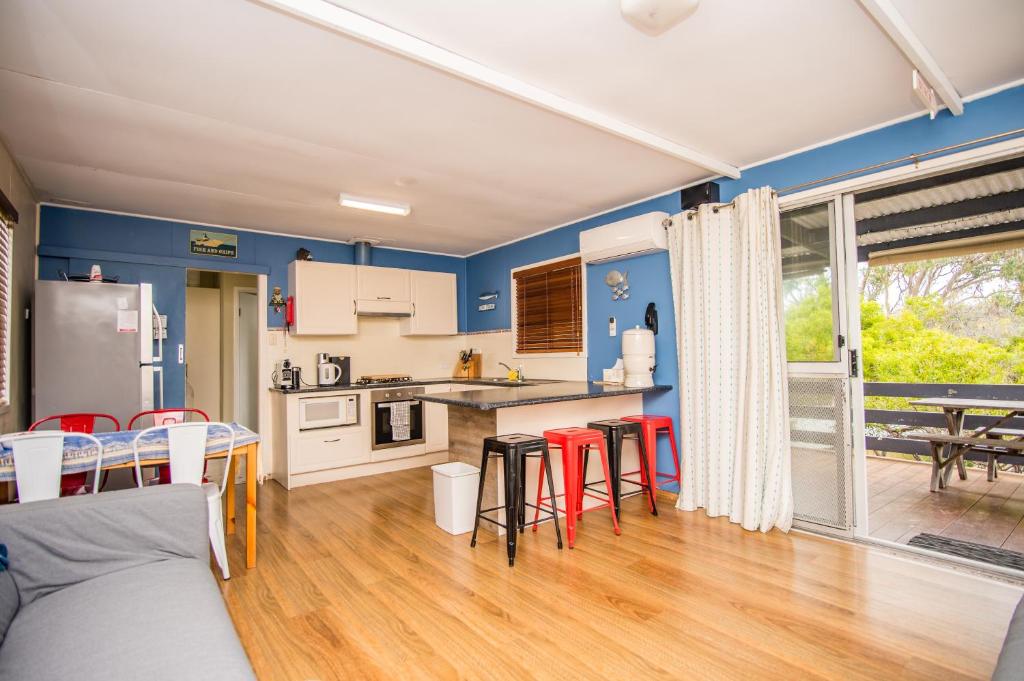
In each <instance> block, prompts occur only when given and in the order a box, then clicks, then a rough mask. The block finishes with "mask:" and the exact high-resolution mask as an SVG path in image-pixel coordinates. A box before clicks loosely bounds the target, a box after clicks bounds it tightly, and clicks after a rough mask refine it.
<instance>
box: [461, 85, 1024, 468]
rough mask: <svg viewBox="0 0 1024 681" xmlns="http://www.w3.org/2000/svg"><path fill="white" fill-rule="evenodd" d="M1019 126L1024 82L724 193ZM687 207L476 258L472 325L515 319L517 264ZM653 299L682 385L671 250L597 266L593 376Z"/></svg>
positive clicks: (672, 397)
mask: <svg viewBox="0 0 1024 681" xmlns="http://www.w3.org/2000/svg"><path fill="white" fill-rule="evenodd" d="M1017 128H1024V86H1018V87H1015V88H1012V89H1009V90H1005V91H1003V92H1000V93H997V94H994V95H991V96H989V97H985V98H983V99H979V100H977V101H974V102H969V103H968V104H966V105H965V112H964V115H962V116H959V117H955V116H952V115H951V114H949V112H947V111H942V112H941V113H940V114H939V115H938V117H937V118H936V119H935V120H934V121H933V120H930V119H929V118H928V117H927V116H921V117H918V118H914V119H912V120H909V121H904V122H902V123H897V124H895V125H891V126H887V127H885V128H880V129H878V130H875V131H872V132H869V133H864V134H862V135H858V136H856V137H851V138H849V139H846V140H843V141H840V142H836V143H834V144H829V145H827V146H823V147H819V148H816V149H811V150H809V151H806V152H802V153H800V154H795V155H793V156H789V157H787V158H783V159H780V160H778V161H773V162H771V163H765V164H762V165H759V166H755V167H752V168H748V169H746V170H744V171H743V177H741V178H740V179H739V180H730V179H726V178H722V179H719V180H717V182H718V183H719V185H720V186H721V196H722V200H723V201H730V200H732V199H733V198H734V197H735V196H737V195H738V194H741V193H743V192H744V191H746V190H748V189H751V188H754V187H763V186H771V187H776V188H781V187H786V186H789V185H794V184H799V183H801V182H809V181H812V180H818V179H822V178H825V177H828V176H830V175H835V174H837V173H841V172H845V171H850V170H854V169H857V168H861V167H864V166H868V165H872V164H875V163H882V162H886V161H891V160H892V159H894V158H898V157H901V156H906V155H909V154H912V153H920V152H925V151H929V150H931V149H937V148H939V147H944V146H949V145H952V144H959V143H962V142H967V141H970V140H973V139H978V138H981V137H986V136H989V135H993V134H997V133H1002V132H1006V131H1009V130H1014V129H1017ZM957 151H960V150H957ZM680 207H681V203H680V197H679V194H678V192H674V193H672V194H668V195H665V196H662V197H659V198H656V199H651V200H648V201H644V202H643V203H639V204H636V205H633V206H629V207H626V208H622V209H618V210H615V211H612V212H609V213H606V214H603V215H600V216H598V217H595V218H589V219H587V220H584V221H582V222H578V223H575V224H572V225H568V226H565V227H561V228H559V229H556V230H552V231H550V232H546V233H544V234H539V235H537V236H535V237H531V238H528V239H524V240H522V241H518V242H516V243H513V244H509V245H507V246H502V247H500V248H496V249H492V250H490V251H486V252H484V253H479V254H477V255H474V256H472V257H470V258H469V265H468V273H467V278H466V280H467V295H468V298H469V303H470V304H469V309H468V321H467V328H468V329H469V330H470V331H483V330H489V329H507V328H509V327H510V325H511V306H510V300H509V292H508V288H509V277H510V270H511V269H512V268H514V267H520V266H522V265H528V264H530V263H533V262H538V261H542V260H548V259H550V258H556V257H559V256H562V255H568V254H571V253H576V252H577V251H578V250H579V233H580V232H581V231H583V230H585V229H590V228H592V227H597V226H600V225H604V224H607V223H610V222H615V221H616V220H621V219H623V218H626V217H631V216H633V215H637V214H640V213H646V212H650V211H653V210H663V211H666V212H668V213H670V214H671V213H676V212H678V211H679V209H680ZM538 227H540V226H539V225H538ZM610 269H618V270H620V271H621V270H628V271H629V278H630V287H631V293H632V294H633V295H631V296H630V299H629V300H628V301H616V302H612V301H611V296H610V295H609V293H608V288H607V287H606V286H605V285H604V283H603V280H604V275H605V273H607V272H608V270H610ZM487 290H498V291H500V292H501V295H500V297H499V298H498V300H497V301H496V304H497V309H495V310H493V311H491V312H479V311H477V309H476V297H477V295H479V293H481V292H482V291H487ZM651 301H654V302H655V303H656V304H657V306H658V311H659V316H660V332H659V334H658V336H657V339H656V352H657V362H658V368H657V371H656V372H655V380H656V381H657V382H658V383H668V384H671V385H673V386H674V387H676V388H678V386H677V383H678V371H677V369H678V362H677V357H676V351H675V315H674V308H673V306H672V292H671V281H670V275H669V265H668V256H667V255H666V254H656V255H649V256H643V257H640V258H631V259H627V260H620V261H617V262H614V263H608V264H604V265H590V266H588V267H587V344H588V359H587V373H588V375H589V377H590V378H591V379H598V378H600V376H601V369H603V368H605V367H608V366H611V365H612V364H613V363H614V361H615V358H616V357H618V356H619V354H620V350H621V333H622V331H623V330H625V329H627V328H630V327H632V326H634V325H636V324H642V323H643V314H644V310H645V308H646V306H647V303H648V302H651ZM612 315H614V316H615V317H616V318H617V320H618V326H619V334H620V335H619V336H617V337H615V338H609V336H608V317H609V316H612ZM644 409H645V411H649V412H652V413H662V414H666V415H671V416H673V417H674V418H678V414H679V396H678V391H677V390H673V391H672V392H670V393H668V394H664V395H658V396H654V397H645V399H644ZM661 440H662V442H660V443H659V447H658V460H659V464H658V465H659V469H661V470H670V469H671V458H670V457H671V453H670V450H669V448H668V444H667V442H665V441H664V438H661Z"/></svg>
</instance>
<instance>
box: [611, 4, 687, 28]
mask: <svg viewBox="0 0 1024 681" xmlns="http://www.w3.org/2000/svg"><path fill="white" fill-rule="evenodd" d="M699 5H700V0H621V1H620V5H619V7H620V10H621V11H622V18H623V19H625V20H626V21H628V22H629V23H630V24H631V25H632V26H633V28H635V29H637V30H638V31H642V32H644V33H646V34H647V35H650V36H656V35H661V34H662V33H664V32H665V31H667V30H669V29H670V28H672V27H673V26H675V25H676V24H678V23H680V22H681V21H683V20H684V19H686V18H687V17H689V16H690V15H691V14H693V13H694V12H696V11H697V7H698V6H699Z"/></svg>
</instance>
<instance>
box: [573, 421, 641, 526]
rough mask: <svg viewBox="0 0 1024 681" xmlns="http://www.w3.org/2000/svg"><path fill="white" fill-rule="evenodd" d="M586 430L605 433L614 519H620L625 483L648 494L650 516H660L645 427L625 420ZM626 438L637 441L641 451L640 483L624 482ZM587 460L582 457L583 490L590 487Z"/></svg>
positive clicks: (596, 423)
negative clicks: (649, 464) (587, 476)
mask: <svg viewBox="0 0 1024 681" xmlns="http://www.w3.org/2000/svg"><path fill="white" fill-rule="evenodd" d="M587 428H595V429H597V430H600V431H601V432H602V433H604V437H605V440H606V441H607V442H608V469H609V473H610V474H611V476H612V494H613V495H614V497H615V515H616V517H621V516H620V515H619V504H620V502H621V500H622V483H623V482H628V483H629V484H631V485H636V486H637V487H639V488H640V489H641V490H643V491H645V492H647V499H648V507H649V508H650V509H651V515H658V504H657V501H656V499H655V497H654V495H655V491H654V490H655V488H656V485H654V484H652V482H651V480H652V477H653V476H652V475H651V472H650V471H649V470H648V466H647V463H648V462H647V447H646V446H645V445H644V437H643V427H642V426H641V424H639V423H636V422H635V421H624V420H623V419H605V420H604V421H591V422H590V423H588V424H587ZM626 438H631V439H635V440H636V446H637V448H638V449H639V450H640V482H636V481H633V480H630V479H628V478H626V479H625V480H623V478H622V441H623V440H624V439H626ZM587 463H588V461H587V456H586V455H584V456H583V475H584V479H583V482H584V485H583V486H584V487H587V486H588V484H594V483H587V482H586V470H587Z"/></svg>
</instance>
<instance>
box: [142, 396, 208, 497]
mask: <svg viewBox="0 0 1024 681" xmlns="http://www.w3.org/2000/svg"><path fill="white" fill-rule="evenodd" d="M190 414H195V415H197V416H199V417H201V419H202V420H203V421H206V422H207V423H209V422H210V417H209V416H207V414H206V412H205V411H203V410H202V409H191V408H188V407H183V408H181V409H150V410H149V411H140V412H139V413H138V414H136V415H135V416H133V417H132V420H131V421H129V422H128V430H135V422H136V421H140V420H142V419H144V418H146V417H147V416H152V417H153V423H151V424H150V425H149V426H147V427H153V426H173V425H176V424H178V423H187V422H188V421H189V420H190V419H189V415H190ZM157 468H158V470H159V473H158V475H159V484H161V485H169V484H171V466H170V464H166V463H163V464H160V465H159V466H158V467H157ZM203 475H206V469H205V468H203Z"/></svg>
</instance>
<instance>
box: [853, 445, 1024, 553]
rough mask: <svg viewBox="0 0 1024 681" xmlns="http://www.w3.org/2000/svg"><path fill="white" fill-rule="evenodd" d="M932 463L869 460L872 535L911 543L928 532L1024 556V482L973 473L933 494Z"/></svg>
mask: <svg viewBox="0 0 1024 681" xmlns="http://www.w3.org/2000/svg"><path fill="white" fill-rule="evenodd" d="M930 473H931V465H930V464H929V463H918V462H913V461H903V460H898V459H887V458H880V457H873V456H869V457H868V531H869V533H870V535H871V536H872V537H874V538H876V539H887V540H889V541H895V542H900V543H903V544H905V543H907V542H908V541H909V540H910V538H911V537H913V536H914V535H916V534H920V533H922V532H927V533H929V534H937V535H941V536H943V537H951V538H953V539H962V540H965V541H971V542H975V543H978V544H986V545H988V546H997V547H1001V548H1005V549H1010V550H1013V551H1020V552H1022V553H1024V476H1021V475H1014V474H1012V473H1006V472H1000V474H999V478H998V479H997V480H996V481H995V482H988V481H987V480H986V479H985V470H984V469H982V468H969V469H968V470H967V480H960V479H959V478H958V477H957V475H956V473H955V471H954V473H953V476H952V478H951V479H950V483H949V487H947V488H946V489H943V490H940V491H938V492H929V491H928V481H929V476H930Z"/></svg>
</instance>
